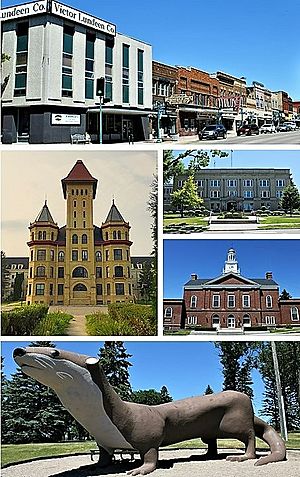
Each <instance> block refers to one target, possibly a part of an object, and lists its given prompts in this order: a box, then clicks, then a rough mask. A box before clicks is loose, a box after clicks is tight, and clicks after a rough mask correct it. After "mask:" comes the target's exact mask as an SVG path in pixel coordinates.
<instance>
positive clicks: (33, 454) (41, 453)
mask: <svg viewBox="0 0 300 477" xmlns="http://www.w3.org/2000/svg"><path fill="white" fill-rule="evenodd" d="M256 445H257V447H263V448H265V447H267V446H266V444H265V443H264V442H263V441H261V440H260V439H257V444H256ZM218 446H219V447H220V448H227V449H235V448H240V447H243V444H242V443H241V442H240V441H237V440H235V439H220V440H219V441H218ZM286 446H287V448H288V449H300V432H299V433H290V434H289V440H288V442H287V443H286ZM170 447H176V448H180V449H188V448H206V447H207V446H206V445H205V444H203V442H202V441H201V439H192V440H188V441H184V442H181V443H179V444H174V445H173V446H170ZM96 448H97V445H96V443H95V442H94V441H85V442H66V443H58V444H18V445H13V444H11V445H3V446H2V453H1V457H2V465H5V464H11V463H15V462H22V461H24V460H27V459H34V458H39V457H51V456H57V455H65V454H78V453H79V454H84V453H89V451H90V449H96Z"/></svg>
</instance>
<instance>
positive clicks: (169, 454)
mask: <svg viewBox="0 0 300 477" xmlns="http://www.w3.org/2000/svg"><path fill="white" fill-rule="evenodd" d="M236 452H238V451H235V450H234V449H230V450H226V449H222V450H221V451H220V454H221V455H223V456H224V458H221V459H219V460H205V457H204V455H203V454H204V453H205V451H204V450H202V449H181V450H168V451H165V450H163V451H160V453H159V456H160V460H159V466H158V469H157V470H155V471H154V472H153V473H151V474H150V475H151V477H152V476H153V477H186V476H187V475H195V476H205V477H241V476H243V477H257V476H259V477H270V475H271V476H272V477H285V476H288V477H298V475H299V465H300V452H299V451H288V460H287V461H285V462H276V463H272V464H268V465H263V466H261V467H255V466H254V464H255V462H256V461H255V460H247V461H246V462H229V461H226V459H225V457H226V455H228V454H234V453H236ZM139 465H140V463H139V461H136V462H133V463H130V462H126V461H123V462H122V463H115V464H114V465H112V466H110V467H107V468H105V469H101V468H97V466H95V465H91V460H90V457H89V456H88V455H81V456H72V457H60V458H53V459H44V460H38V461H33V462H28V463H25V464H19V465H13V466H10V467H7V468H6V469H2V473H1V475H2V477H55V476H57V477H95V476H100V475H106V477H116V476H117V475H123V476H125V475H126V472H128V471H129V470H131V469H134V468H136V467H137V466H139Z"/></svg>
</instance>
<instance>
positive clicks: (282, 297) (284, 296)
mask: <svg viewBox="0 0 300 477" xmlns="http://www.w3.org/2000/svg"><path fill="white" fill-rule="evenodd" d="M290 298H292V295H290V294H289V292H288V291H286V289H285V288H284V289H283V290H282V292H281V294H280V296H279V300H289V299H290Z"/></svg>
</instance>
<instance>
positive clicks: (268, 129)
mask: <svg viewBox="0 0 300 477" xmlns="http://www.w3.org/2000/svg"><path fill="white" fill-rule="evenodd" d="M259 132H260V133H261V134H266V133H271V134H272V133H276V128H275V126H274V124H263V125H262V126H261V128H260V130H259Z"/></svg>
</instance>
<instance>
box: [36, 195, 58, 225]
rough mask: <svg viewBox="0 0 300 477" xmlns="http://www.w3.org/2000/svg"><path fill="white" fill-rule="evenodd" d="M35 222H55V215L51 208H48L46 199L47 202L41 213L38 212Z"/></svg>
mask: <svg viewBox="0 0 300 477" xmlns="http://www.w3.org/2000/svg"><path fill="white" fill-rule="evenodd" d="M34 222H35V223H37V222H47V223H51V224H54V223H55V222H54V220H53V217H52V215H51V213H50V210H49V208H48V205H47V201H46V200H45V204H44V205H43V208H42V210H41V211H40V213H39V214H38V216H37V218H36V219H35V221H34Z"/></svg>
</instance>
